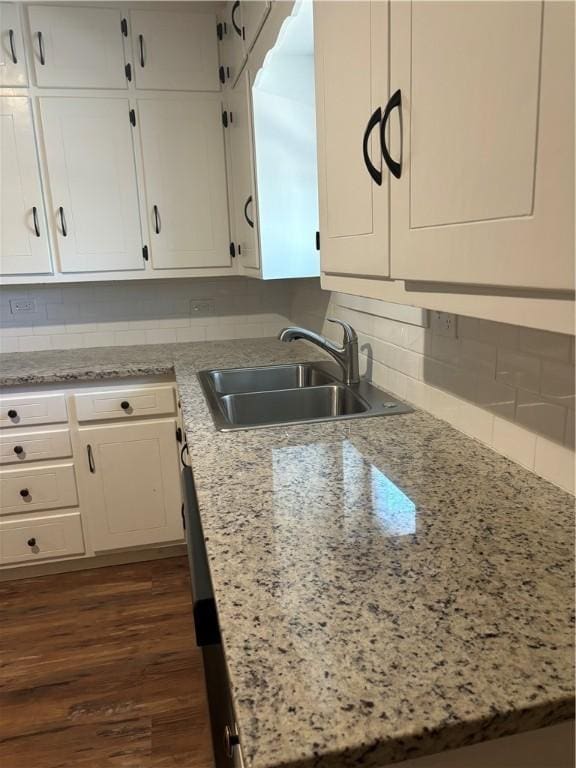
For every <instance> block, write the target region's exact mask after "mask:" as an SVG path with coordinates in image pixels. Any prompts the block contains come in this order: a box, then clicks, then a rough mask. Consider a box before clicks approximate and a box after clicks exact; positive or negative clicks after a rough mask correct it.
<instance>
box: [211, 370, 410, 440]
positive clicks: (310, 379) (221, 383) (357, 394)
mask: <svg viewBox="0 0 576 768" xmlns="http://www.w3.org/2000/svg"><path fill="white" fill-rule="evenodd" d="M330 371H331V366H329V365H328V364H326V363H296V364H294V365H270V366H262V367H259V368H230V369H220V370H218V369H216V370H211V371H200V373H199V374H198V378H199V379H200V383H201V385H202V389H203V390H204V394H205V395H206V400H207V402H208V406H209V408H210V413H211V415H212V419H213V420H214V423H215V425H216V427H217V428H218V429H219V430H221V431H222V432H228V431H231V430H236V429H250V428H255V427H269V426H274V425H280V424H282V425H284V424H298V423H302V422H314V421H333V420H336V419H359V418H366V417H367V416H385V415H392V414H395V413H410V412H411V411H412V408H410V406H408V405H405V404H404V403H402V402H400V401H399V400H396V398H394V397H392V395H389V394H388V393H387V392H382V391H381V390H379V389H377V388H376V387H373V386H372V385H371V384H370V383H368V382H367V381H361V382H360V383H359V384H357V385H354V386H346V385H345V384H343V383H342V381H341V380H339V377H338V369H337V368H336V369H334V373H331V372H330Z"/></svg>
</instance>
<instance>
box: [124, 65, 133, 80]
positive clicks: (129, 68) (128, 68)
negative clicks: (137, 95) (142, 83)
mask: <svg viewBox="0 0 576 768" xmlns="http://www.w3.org/2000/svg"><path fill="white" fill-rule="evenodd" d="M124 73H125V75H126V80H128V82H129V83H131V82H132V65H131V64H126V66H125V67H124Z"/></svg>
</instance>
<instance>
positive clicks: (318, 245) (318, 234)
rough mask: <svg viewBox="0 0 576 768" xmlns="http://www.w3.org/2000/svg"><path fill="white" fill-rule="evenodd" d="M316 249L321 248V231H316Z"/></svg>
mask: <svg viewBox="0 0 576 768" xmlns="http://www.w3.org/2000/svg"><path fill="white" fill-rule="evenodd" d="M316 250H317V251H319V250H320V232H316Z"/></svg>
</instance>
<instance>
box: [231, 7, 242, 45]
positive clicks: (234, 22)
mask: <svg viewBox="0 0 576 768" xmlns="http://www.w3.org/2000/svg"><path fill="white" fill-rule="evenodd" d="M238 8H240V0H236V2H235V3H234V5H233V6H232V14H231V15H232V26H233V27H234V30H235V31H236V34H237V35H238V36H239V37H242V29H241V28H240V27H239V26H238V24H237V23H236V11H237V10H238Z"/></svg>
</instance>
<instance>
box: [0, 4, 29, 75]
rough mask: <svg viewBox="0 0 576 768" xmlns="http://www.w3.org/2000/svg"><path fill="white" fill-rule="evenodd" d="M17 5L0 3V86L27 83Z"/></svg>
mask: <svg viewBox="0 0 576 768" xmlns="http://www.w3.org/2000/svg"><path fill="white" fill-rule="evenodd" d="M18 9H19V5H18V4H16V3H0V87H1V86H6V87H15V86H16V87H17V86H20V85H27V84H28V77H27V75H26V57H25V56H24V40H23V39H22V27H21V24H20V14H19V10H18Z"/></svg>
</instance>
